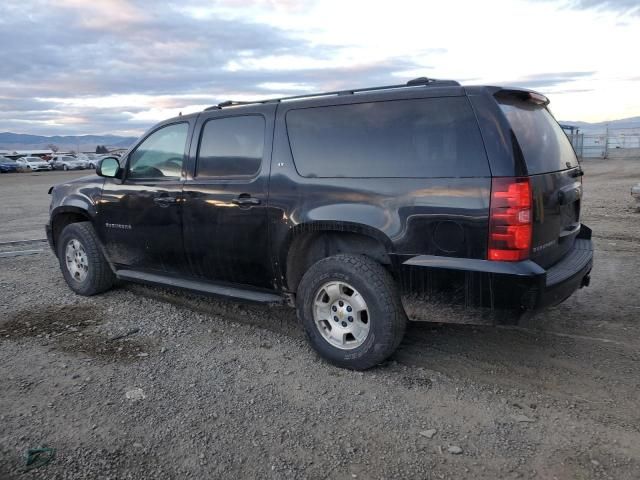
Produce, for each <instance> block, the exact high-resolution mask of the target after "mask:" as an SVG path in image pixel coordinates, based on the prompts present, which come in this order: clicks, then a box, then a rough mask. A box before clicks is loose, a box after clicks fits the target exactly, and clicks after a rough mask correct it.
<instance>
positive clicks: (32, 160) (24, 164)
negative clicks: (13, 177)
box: [16, 157, 51, 172]
mask: <svg viewBox="0 0 640 480" xmlns="http://www.w3.org/2000/svg"><path fill="white" fill-rule="evenodd" d="M16 163H17V165H18V171H20V172H36V171H38V170H51V164H50V163H48V162H47V161H46V160H43V159H41V158H40V157H22V158H19V159H17V160H16Z"/></svg>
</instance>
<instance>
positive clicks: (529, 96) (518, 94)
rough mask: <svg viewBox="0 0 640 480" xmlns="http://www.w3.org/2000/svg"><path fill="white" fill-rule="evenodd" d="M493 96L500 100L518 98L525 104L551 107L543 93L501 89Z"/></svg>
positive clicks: (524, 89)
mask: <svg viewBox="0 0 640 480" xmlns="http://www.w3.org/2000/svg"><path fill="white" fill-rule="evenodd" d="M493 96H494V97H496V98H497V99H499V98H509V97H511V98H517V99H519V100H523V101H525V102H533V103H535V104H537V105H542V106H544V107H546V106H547V105H549V99H548V98H547V97H545V96H544V95H542V94H541V93H538V92H534V91H533V90H527V89H526V88H501V89H499V90H497V91H495V92H494V93H493Z"/></svg>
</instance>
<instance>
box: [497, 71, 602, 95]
mask: <svg viewBox="0 0 640 480" xmlns="http://www.w3.org/2000/svg"><path fill="white" fill-rule="evenodd" d="M595 73H596V72H595V71H587V72H552V73H537V74H534V75H526V76H524V77H520V78H518V79H516V80H512V81H510V82H502V83H503V84H504V85H513V86H518V87H525V88H530V89H549V88H552V87H558V86H560V85H563V84H566V83H571V82H575V81H577V80H584V79H588V78H590V77H592V76H593V75H594V74H595ZM558 92H559V91H558Z"/></svg>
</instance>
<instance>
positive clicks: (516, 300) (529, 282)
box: [403, 225, 593, 310]
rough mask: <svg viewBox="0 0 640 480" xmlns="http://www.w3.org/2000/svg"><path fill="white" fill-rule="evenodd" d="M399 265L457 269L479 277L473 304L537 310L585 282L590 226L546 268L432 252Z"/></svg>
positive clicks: (589, 257) (527, 262)
mask: <svg viewBox="0 0 640 480" xmlns="http://www.w3.org/2000/svg"><path fill="white" fill-rule="evenodd" d="M403 265H405V266H410V267H414V268H415V267H425V268H428V269H444V270H450V271H458V272H464V273H465V274H472V275H473V276H474V277H476V278H478V277H479V278H480V280H479V281H474V282H472V283H473V284H474V285H478V292H475V293H477V295H476V298H480V299H481V300H480V302H479V303H480V304H479V305H475V306H481V307H490V308H491V309H508V310H514V309H517V310H539V309H542V308H545V307H550V306H553V305H557V304H559V303H561V302H562V301H564V300H565V299H567V298H568V297H569V296H571V294H573V292H575V291H576V290H578V289H579V288H581V287H584V286H588V285H589V280H590V277H589V274H590V272H591V268H592V266H593V243H592V241H591V229H589V228H588V227H586V226H585V225H582V226H581V229H580V233H579V234H578V237H577V238H576V240H575V242H574V246H573V248H572V249H571V250H570V251H569V252H568V253H567V254H566V255H565V256H564V257H563V258H562V260H560V261H559V262H558V263H556V264H555V265H553V266H551V267H550V268H548V269H544V268H542V267H541V266H539V265H538V264H536V263H535V262H533V261H531V260H525V261H522V262H494V261H488V260H480V259H465V258H450V257H439V256H433V255H420V256H417V257H412V258H410V259H408V260H407V261H405V262H404V263H403ZM467 304H468V302H467Z"/></svg>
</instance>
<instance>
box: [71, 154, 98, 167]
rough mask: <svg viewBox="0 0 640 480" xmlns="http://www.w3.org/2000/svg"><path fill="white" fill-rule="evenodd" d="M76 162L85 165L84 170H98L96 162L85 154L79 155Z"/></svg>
mask: <svg viewBox="0 0 640 480" xmlns="http://www.w3.org/2000/svg"><path fill="white" fill-rule="evenodd" d="M76 160H77V161H79V162H81V163H82V164H83V165H84V168H96V162H94V161H93V160H92V159H91V158H89V157H88V156H87V155H85V154H84V153H79V154H77V155H76Z"/></svg>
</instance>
